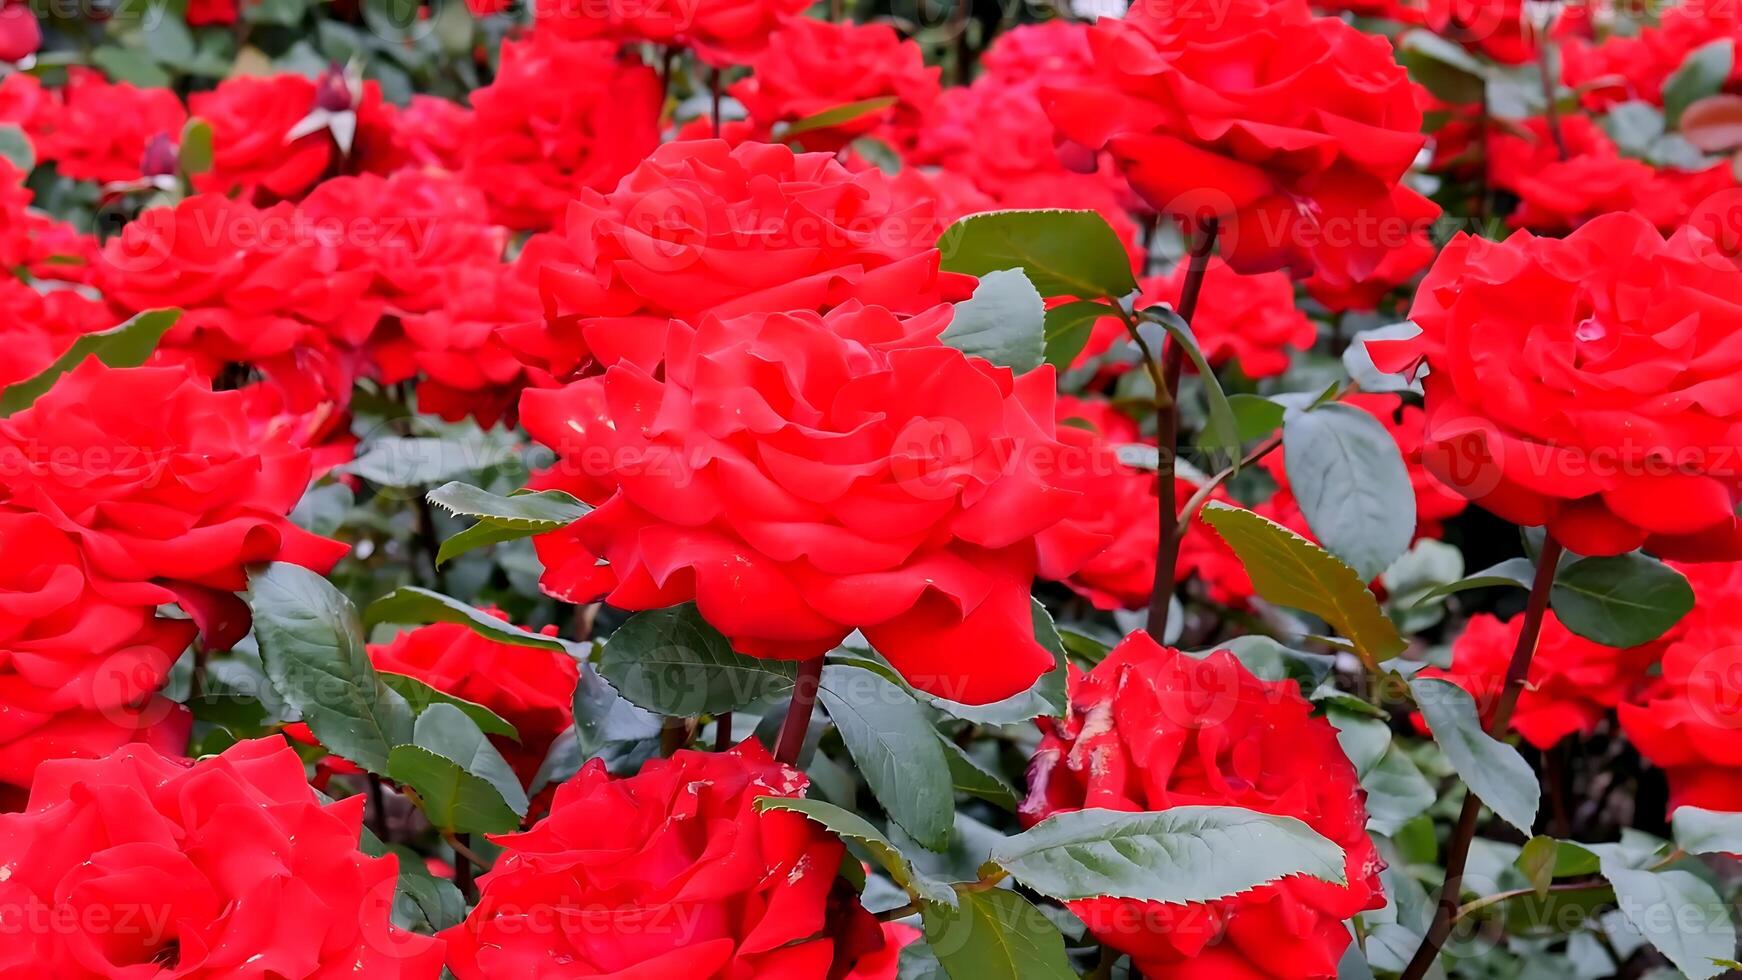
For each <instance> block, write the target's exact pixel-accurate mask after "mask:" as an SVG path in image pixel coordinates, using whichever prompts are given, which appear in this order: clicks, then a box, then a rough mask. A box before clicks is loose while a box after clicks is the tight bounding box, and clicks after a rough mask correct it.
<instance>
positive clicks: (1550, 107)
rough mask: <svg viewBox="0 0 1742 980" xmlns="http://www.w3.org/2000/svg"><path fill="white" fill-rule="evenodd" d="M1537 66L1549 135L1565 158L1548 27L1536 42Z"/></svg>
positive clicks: (1565, 152) (1565, 139)
mask: <svg viewBox="0 0 1742 980" xmlns="http://www.w3.org/2000/svg"><path fill="white" fill-rule="evenodd" d="M1536 67H1537V74H1539V75H1541V76H1542V102H1543V107H1544V108H1543V122H1544V123H1546V124H1547V125H1548V135H1549V136H1550V137H1551V138H1552V139H1553V140H1554V148H1555V152H1556V153H1558V154H1560V158H1561V159H1562V160H1565V159H1566V158H1567V138H1566V135H1565V134H1564V133H1562V132H1561V112H1560V108H1559V107H1558V106H1556V105H1555V96H1556V94H1557V92H1556V90H1557V89H1559V88H1560V86H1559V84H1558V83H1556V81H1555V79H1554V76H1553V75H1552V74H1551V72H1552V70H1553V68H1554V42H1553V41H1551V40H1549V36H1548V29H1547V28H1544V29H1543V32H1542V37H1541V38H1539V39H1538V40H1537V43H1536ZM1484 150H1486V148H1484Z"/></svg>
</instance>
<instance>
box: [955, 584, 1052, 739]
mask: <svg viewBox="0 0 1742 980" xmlns="http://www.w3.org/2000/svg"><path fill="white" fill-rule="evenodd" d="M1029 602H1030V608H1029V612H1030V615H1031V618H1032V619H1033V621H1034V638H1035V639H1036V640H1038V641H1039V642H1040V645H1041V646H1043V647H1046V649H1047V652H1049V653H1051V654H1052V656H1053V663H1054V665H1055V666H1054V667H1053V669H1052V670H1049V671H1047V672H1046V673H1044V674H1042V675H1040V679H1039V680H1037V681H1035V682H1034V686H1033V687H1031V688H1029V689H1028V690H1026V691H1023V692H1022V693H1021V694H1013V695H1011V696H1010V697H1007V698H1005V699H1004V700H1002V701H994V702H992V703H991V704H962V703H960V702H958V701H950V700H947V699H945V698H939V697H932V696H930V695H922V697H924V698H925V700H926V701H927V702H928V703H930V704H931V705H932V706H933V707H935V708H937V709H938V710H939V711H942V712H944V713H946V714H949V715H951V716H952V717H956V718H960V719H962V720H963V721H971V722H973V723H974V724H976V725H1013V724H1015V723H1017V722H1019V721H1027V720H1028V719H1030V718H1038V717H1040V716H1041V715H1045V716H1047V717H1049V718H1063V717H1064V715H1065V709H1066V706H1067V705H1068V704H1069V701H1068V699H1067V697H1066V694H1065V676H1066V673H1067V671H1066V669H1065V647H1064V643H1063V641H1061V640H1060V639H1059V633H1058V628H1057V627H1056V626H1054V625H1053V621H1052V614H1051V613H1049V612H1047V611H1046V607H1045V606H1043V605H1041V603H1040V600H1039V599H1030V600H1029Z"/></svg>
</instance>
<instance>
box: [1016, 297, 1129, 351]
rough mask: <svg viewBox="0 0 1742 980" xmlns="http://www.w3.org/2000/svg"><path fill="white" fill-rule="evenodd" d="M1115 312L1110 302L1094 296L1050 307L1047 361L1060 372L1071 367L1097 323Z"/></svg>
mask: <svg viewBox="0 0 1742 980" xmlns="http://www.w3.org/2000/svg"><path fill="white" fill-rule="evenodd" d="M1031 285H1032V284H1031ZM1115 315H1116V314H1115V313H1114V312H1113V310H1112V309H1111V308H1109V307H1108V306H1107V304H1105V303H1099V302H1096V301H1095V300H1092V299H1080V300H1075V301H1073V302H1070V303H1061V304H1059V305H1058V306H1055V307H1053V308H1052V309H1050V310H1047V311H1046V321H1045V326H1044V328H1043V336H1044V340H1045V347H1046V362H1047V363H1048V364H1051V365H1052V366H1053V367H1055V368H1058V369H1059V370H1060V371H1063V370H1065V369H1066V368H1068V367H1070V366H1071V362H1072V361H1075V360H1076V359H1077V355H1078V354H1081V353H1082V352H1083V348H1084V347H1085V346H1087V345H1088V343H1089V335H1090V334H1091V333H1093V332H1094V329H1095V322H1096V321H1097V320H1099V319H1101V318H1102V317H1104V316H1115Z"/></svg>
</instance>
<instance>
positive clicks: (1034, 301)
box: [938, 269, 1046, 374]
mask: <svg viewBox="0 0 1742 980" xmlns="http://www.w3.org/2000/svg"><path fill="white" fill-rule="evenodd" d="M1045 324H1046V303H1045V302H1044V301H1043V300H1041V298H1040V293H1038V292H1036V291H1035V289H1034V284H1033V283H1031V282H1029V281H1028V277H1027V276H1025V275H1023V274H1022V270H1020V269H1005V270H1001V271H998V272H988V273H986V274H985V275H983V276H981V277H980V284H979V285H977V286H975V287H974V295H973V296H972V297H970V298H969V299H966V300H963V301H962V302H960V303H957V304H956V310H955V317H954V319H952V320H951V321H950V325H949V327H947V328H946V329H945V330H944V332H943V334H942V335H940V336H939V338H938V339H939V340H942V341H943V342H944V343H946V344H949V345H950V346H951V347H954V348H956V349H957V350H959V351H961V352H962V353H964V354H967V355H969V356H971V357H980V358H984V359H986V360H988V361H990V362H992V363H993V364H996V365H999V366H1000V367H1007V368H1010V369H1011V370H1012V371H1015V372H1016V373H1017V374H1021V373H1023V372H1024V371H1032V370H1034V369H1035V368H1037V367H1040V364H1041V360H1042V358H1043V355H1044V353H1045V338H1044V335H1045V332H1046V330H1045Z"/></svg>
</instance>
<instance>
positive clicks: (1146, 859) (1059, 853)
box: [992, 806, 1346, 904]
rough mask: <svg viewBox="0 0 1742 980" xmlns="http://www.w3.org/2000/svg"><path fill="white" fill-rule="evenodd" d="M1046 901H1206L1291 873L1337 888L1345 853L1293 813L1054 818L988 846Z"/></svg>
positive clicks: (1195, 811)
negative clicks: (1291, 815) (1280, 814)
mask: <svg viewBox="0 0 1742 980" xmlns="http://www.w3.org/2000/svg"><path fill="white" fill-rule="evenodd" d="M992 862H993V863H994V864H996V865H998V866H999V867H1001V868H1003V869H1004V870H1006V871H1008V872H1010V876H1011V877H1013V878H1015V879H1016V880H1017V881H1019V882H1021V883H1022V884H1024V885H1027V886H1028V887H1029V888H1032V889H1034V890H1035V891H1037V892H1039V893H1041V894H1042V895H1045V896H1047V897H1048V898H1054V899H1058V900H1059V901H1071V900H1074V899H1079V898H1097V897H1102V896H1111V897H1115V898H1130V899H1137V900H1140V901H1149V902H1171V903H1176V904H1178V903H1184V902H1210V901H1215V900H1216V899H1219V898H1226V897H1227V896H1229V895H1233V894H1236V893H1238V892H1243V891H1246V890H1248V889H1251V888H1256V887H1257V886H1259V885H1262V884H1266V883H1268V882H1272V881H1276V880H1277V879H1279V878H1285V877H1287V876H1289V875H1296V874H1300V875H1307V876H1309V877H1313V878H1318V879H1320V880H1322V881H1328V882H1331V883H1333V884H1342V883H1343V882H1344V881H1345V880H1346V879H1345V876H1344V870H1343V851H1342V848H1340V847H1338V846H1337V845H1335V844H1333V843H1331V842H1330V841H1328V840H1326V839H1325V838H1323V837H1321V836H1320V835H1319V834H1318V833H1317V832H1316V831H1314V830H1313V829H1312V828H1311V827H1308V826H1307V825H1306V824H1304V823H1302V822H1301V821H1299V820H1296V819H1294V818H1293V817H1282V816H1276V815H1274V814H1268V813H1255V812H1253V811H1251V810H1242V809H1239V808H1237V807H1227V806H1180V807H1174V808H1173V809H1171V810H1162V811H1160V812H1149V813H1125V812H1121V811H1115V810H1095V809H1091V810H1074V811H1068V812H1064V813H1059V814H1055V815H1053V816H1051V817H1048V818H1047V819H1045V820H1043V821H1041V822H1040V823H1039V824H1037V825H1035V826H1034V827H1032V828H1030V829H1029V830H1027V831H1024V832H1023V833H1021V834H1018V835H1016V836H1015V837H1011V838H1008V839H1007V840H1006V841H1004V843H1002V844H1001V845H999V846H997V847H994V848H993V850H992Z"/></svg>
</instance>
